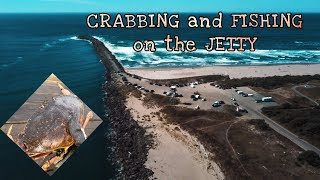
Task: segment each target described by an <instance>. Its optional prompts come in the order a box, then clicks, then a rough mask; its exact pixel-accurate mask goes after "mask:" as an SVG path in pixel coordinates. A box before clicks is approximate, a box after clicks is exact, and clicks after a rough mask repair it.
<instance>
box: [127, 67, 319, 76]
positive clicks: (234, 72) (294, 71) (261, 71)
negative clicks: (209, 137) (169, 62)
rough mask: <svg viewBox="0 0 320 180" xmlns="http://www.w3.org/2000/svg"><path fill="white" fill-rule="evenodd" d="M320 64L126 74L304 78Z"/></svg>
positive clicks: (133, 70)
mask: <svg viewBox="0 0 320 180" xmlns="http://www.w3.org/2000/svg"><path fill="white" fill-rule="evenodd" d="M319 69H320V64H282V65H258V66H256V65H254V66H205V67H174V68H126V69H125V70H126V72H128V73H130V74H135V75H137V76H140V77H143V78H147V79H152V80H165V79H179V78H189V77H196V76H208V75H226V76H229V77H230V78H231V79H241V78H245V77H271V76H286V75H290V76H302V75H316V74H320V73H319Z"/></svg>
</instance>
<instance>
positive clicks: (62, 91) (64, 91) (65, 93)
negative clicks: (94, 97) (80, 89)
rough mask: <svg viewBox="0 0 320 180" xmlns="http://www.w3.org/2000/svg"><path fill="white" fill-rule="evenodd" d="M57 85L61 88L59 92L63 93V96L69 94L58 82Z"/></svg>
mask: <svg viewBox="0 0 320 180" xmlns="http://www.w3.org/2000/svg"><path fill="white" fill-rule="evenodd" d="M58 86H59V88H60V90H61V93H62V94H63V95H65V96H70V95H71V93H70V91H69V90H67V89H65V88H64V87H63V86H62V85H61V84H59V83H58Z"/></svg>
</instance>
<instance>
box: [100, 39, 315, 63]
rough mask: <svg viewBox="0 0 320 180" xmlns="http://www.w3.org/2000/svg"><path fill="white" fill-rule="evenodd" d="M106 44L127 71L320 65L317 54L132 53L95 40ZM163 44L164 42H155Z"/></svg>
mask: <svg viewBox="0 0 320 180" xmlns="http://www.w3.org/2000/svg"><path fill="white" fill-rule="evenodd" d="M94 37H95V38H97V39H99V40H100V41H101V42H103V43H104V44H105V46H106V47H107V48H109V49H110V51H111V52H112V53H114V55H115V56H116V57H117V59H118V60H119V61H120V62H121V63H122V64H123V65H124V66H125V67H127V68H130V67H174V66H176V67H181V66H215V65H235V66H236V65H238V66H239V65H273V64H311V63H320V51H318V50H256V51H254V52H250V51H245V52H222V51H212V52H208V51H206V50H205V49H198V50H197V51H195V52H185V53H181V52H167V51H166V49H165V48H164V47H159V48H157V51H156V52H154V53H152V52H135V51H134V50H133V49H132V47H131V46H128V45H127V44H130V43H127V44H126V43H124V42H123V41H121V43H119V42H118V41H117V42H116V43H112V42H110V41H107V40H105V39H104V38H103V37H98V36H94ZM155 43H156V44H157V43H158V44H162V43H163V41H161V40H159V41H155Z"/></svg>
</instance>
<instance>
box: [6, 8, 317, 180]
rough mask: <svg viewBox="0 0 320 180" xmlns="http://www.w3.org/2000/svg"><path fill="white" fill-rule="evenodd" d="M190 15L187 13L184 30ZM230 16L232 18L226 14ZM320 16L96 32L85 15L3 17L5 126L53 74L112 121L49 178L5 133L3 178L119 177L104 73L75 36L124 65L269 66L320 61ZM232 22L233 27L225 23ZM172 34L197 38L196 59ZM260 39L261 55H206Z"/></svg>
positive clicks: (258, 47) (100, 128)
mask: <svg viewBox="0 0 320 180" xmlns="http://www.w3.org/2000/svg"><path fill="white" fill-rule="evenodd" d="M187 16H188V15H187V14H182V15H181V17H180V18H181V20H182V21H181V25H183V24H186V23H185V21H184V20H186V18H187ZM225 16H228V15H226V14H225ZM319 17H320V14H305V15H304V28H303V29H230V28H228V26H229V24H228V23H226V25H225V27H224V29H223V30H218V29H193V30H190V29H188V28H186V27H185V26H182V27H181V28H180V29H179V30H174V29H140V30H137V29H129V30H128V29H95V30H92V29H89V28H88V27H87V26H86V22H85V20H86V14H0V23H1V26H0V39H1V41H0V80H1V81H0V82H1V85H0V126H1V125H2V124H4V123H5V122H6V121H7V120H8V119H9V117H10V116H11V115H12V114H13V113H14V112H15V111H16V110H17V109H18V108H19V107H20V106H21V105H22V104H23V103H24V101H25V100H26V99H27V98H28V97H29V96H30V95H31V94H32V93H33V92H34V91H35V90H36V89H37V87H38V86H40V84H41V83H42V82H43V81H44V80H45V79H46V78H47V77H48V76H49V75H50V74H51V73H54V74H56V75H57V76H58V77H59V78H60V79H61V80H62V81H63V82H64V83H65V84H66V85H67V86H68V87H69V88H70V89H72V90H73V91H74V93H76V94H77V95H78V96H79V97H80V98H81V99H82V100H83V101H84V102H85V103H86V104H87V105H88V106H89V107H90V108H91V109H92V110H93V111H95V112H96V113H97V114H98V115H99V116H100V117H101V118H103V119H104V120H105V123H103V125H101V126H100V127H99V128H98V129H97V130H96V132H95V133H94V134H93V135H91V136H90V138H89V139H88V140H87V141H86V142H85V143H84V144H83V145H82V146H81V147H80V148H79V149H78V150H77V151H76V153H75V154H74V155H73V156H72V157H71V158H70V159H69V160H68V161H67V162H66V163H65V164H64V165H63V166H62V167H61V168H60V169H59V171H58V172H56V173H55V175H54V176H53V177H49V176H48V175H47V174H46V173H44V172H42V170H41V169H40V168H39V167H38V166H37V165H36V164H35V163H34V162H33V161H32V160H31V159H29V158H28V157H27V156H26V155H25V154H24V153H23V152H22V151H21V150H20V149H19V148H18V147H17V146H15V145H14V144H13V143H12V142H11V141H10V140H9V139H8V138H7V137H6V135H5V134H3V133H0V148H1V153H0V161H1V163H2V165H1V166H0V167H1V171H0V172H1V174H0V179H59V180H60V179H70V178H72V179H92V178H93V179H109V178H112V177H113V175H114V174H115V172H116V169H115V167H114V166H113V165H112V162H110V160H108V159H107V155H108V154H109V153H110V151H109V150H108V149H109V148H110V144H109V142H108V140H107V139H106V137H105V136H106V134H107V133H108V131H109V128H108V120H107V119H106V118H105V117H104V114H105V111H104V108H103V102H102V97H103V92H102V90H101V86H102V84H103V83H104V81H105V79H104V74H105V69H104V67H103V65H102V64H101V63H100V60H99V59H98V57H97V55H96V54H95V51H94V49H93V48H92V46H91V45H90V43H88V42H86V41H81V40H78V39H77V38H76V36H77V35H81V34H91V35H94V36H96V37H97V38H100V40H102V41H103V42H104V43H105V44H106V46H107V47H108V48H109V49H110V50H111V51H112V52H113V53H115V55H116V57H117V58H118V59H119V60H120V62H121V63H122V64H123V65H124V66H125V67H128V68H133V67H161V68H162V67H163V68H164V67H186V66H214V65H262V64H287V63H319V62H320V48H319V46H320V34H319V32H320V26H319V23H317V21H318V19H319ZM226 22H230V20H228V17H226ZM167 34H171V35H172V36H174V35H180V37H181V38H182V39H184V40H186V39H193V40H195V41H196V42H197V43H198V47H200V49H198V50H197V51H196V52H192V53H170V52H166V51H165V49H164V44H163V39H164V38H165V37H166V35H167ZM236 35H237V36H254V35H257V36H258V37H259V40H258V42H257V45H256V48H257V51H256V52H253V53H252V52H245V53H237V52H235V53H228V52H206V51H205V50H204V49H201V47H203V45H204V44H206V43H207V42H208V40H207V38H208V37H210V36H236ZM138 39H140V40H144V39H152V40H155V42H156V43H157V52H155V53H148V52H143V53H136V52H134V51H133V49H132V44H133V42H134V41H135V40H138Z"/></svg>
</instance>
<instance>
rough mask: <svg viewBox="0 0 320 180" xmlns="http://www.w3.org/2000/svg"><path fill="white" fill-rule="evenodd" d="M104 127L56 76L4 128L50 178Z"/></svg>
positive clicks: (39, 89) (42, 86)
mask: <svg viewBox="0 0 320 180" xmlns="http://www.w3.org/2000/svg"><path fill="white" fill-rule="evenodd" d="M101 123H102V120H101V119H100V118H99V117H98V116H97V115H96V114H95V113H94V112H92V111H91V110H90V108H89V107H88V106H87V105H86V104H84V103H83V102H82V101H81V100H80V99H79V98H78V97H77V96H76V95H75V94H74V93H73V92H72V91H71V90H70V89H68V87H67V86H66V85H65V84H64V83H63V82H61V81H60V80H59V79H58V78H57V77H56V76H55V75H54V74H51V75H50V76H49V78H48V79H47V80H46V81H45V82H44V83H43V84H42V85H41V86H40V87H39V88H38V89H37V90H36V91H35V92H34V93H33V94H32V95H31V96H30V97H29V99H28V100H27V101H26V102H25V103H24V104H23V105H22V106H21V107H20V108H19V109H18V111H17V112H16V113H15V114H14V115H13V116H12V117H11V118H10V119H9V120H8V121H7V122H6V123H5V124H4V125H3V126H2V127H1V130H2V131H3V132H4V133H5V134H7V136H8V137H9V138H10V139H11V140H12V141H13V142H15V143H16V144H17V145H18V146H19V147H20V148H21V149H22V150H23V151H24V152H25V153H26V154H27V155H28V156H29V157H30V158H32V159H33V160H34V161H35V162H36V163H37V164H38V165H39V166H40V167H41V168H42V169H43V170H44V171H45V172H47V173H48V174H49V175H52V174H54V173H55V172H56V171H57V170H58V169H59V167H61V165H62V164H63V163H64V162H65V161H66V160H67V159H68V158H69V157H70V156H71V155H72V154H73V152H75V150H76V149H77V148H78V147H79V146H80V145H81V144H82V143H84V141H85V140H86V139H87V138H88V137H89V136H90V135H91V134H92V132H93V131H94V130H95V129H96V128H97V127H98V126H99V125H100V124H101Z"/></svg>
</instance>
